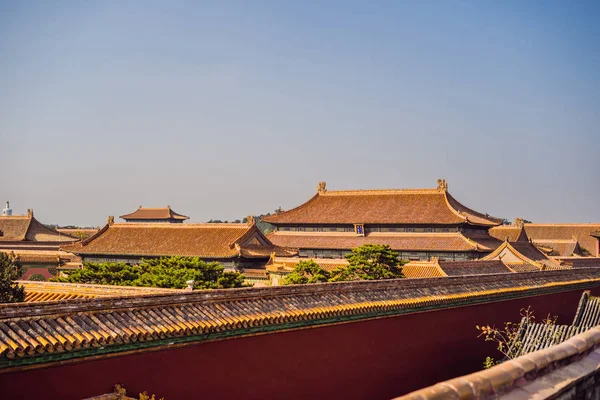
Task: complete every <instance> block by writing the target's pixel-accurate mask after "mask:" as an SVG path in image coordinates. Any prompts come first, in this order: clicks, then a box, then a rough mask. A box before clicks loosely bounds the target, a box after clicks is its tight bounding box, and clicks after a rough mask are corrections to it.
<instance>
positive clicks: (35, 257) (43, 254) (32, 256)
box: [0, 249, 80, 264]
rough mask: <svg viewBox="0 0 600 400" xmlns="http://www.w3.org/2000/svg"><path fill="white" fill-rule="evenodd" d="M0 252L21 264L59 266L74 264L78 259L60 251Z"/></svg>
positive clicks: (2, 250) (73, 255)
mask: <svg viewBox="0 0 600 400" xmlns="http://www.w3.org/2000/svg"><path fill="white" fill-rule="evenodd" d="M0 252H4V253H8V254H10V255H14V256H15V257H16V259H17V260H18V261H19V262H20V263H21V264H29V263H32V264H35V263H43V264H46V263H54V264H61V263H63V262H71V261H73V262H75V261H79V260H80V258H79V257H77V256H76V255H75V254H71V253H68V252H66V251H61V250H21V249H17V250H5V249H0Z"/></svg>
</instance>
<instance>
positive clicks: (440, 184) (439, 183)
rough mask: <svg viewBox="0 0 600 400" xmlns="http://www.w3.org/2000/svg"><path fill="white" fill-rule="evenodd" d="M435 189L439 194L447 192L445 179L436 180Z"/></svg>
mask: <svg viewBox="0 0 600 400" xmlns="http://www.w3.org/2000/svg"><path fill="white" fill-rule="evenodd" d="M437 189H438V190H439V191H440V192H447V191H448V182H446V180H445V179H438V180H437Z"/></svg>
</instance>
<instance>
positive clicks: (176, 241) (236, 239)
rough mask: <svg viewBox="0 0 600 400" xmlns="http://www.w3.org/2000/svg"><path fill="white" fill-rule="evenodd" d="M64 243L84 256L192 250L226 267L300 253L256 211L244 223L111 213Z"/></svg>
mask: <svg viewBox="0 0 600 400" xmlns="http://www.w3.org/2000/svg"><path fill="white" fill-rule="evenodd" d="M62 248H63V250H66V251H69V252H71V253H74V254H77V255H78V256H80V257H81V258H82V259H83V261H84V262H88V261H89V262H125V263H130V264H137V263H139V262H140V261H141V260H142V259H143V258H158V257H170V256H186V257H199V258H201V259H203V260H205V261H218V262H220V263H221V264H222V265H223V266H225V267H226V268H227V267H229V268H235V269H241V270H245V269H253V268H254V269H262V271H264V265H265V264H266V262H267V261H268V260H269V257H270V255H271V253H273V252H274V253H275V254H277V255H280V256H292V255H294V254H296V253H297V252H296V251H292V250H288V249H285V248H282V247H280V246H276V245H274V244H273V243H271V242H270V241H269V240H268V239H267V238H266V237H265V236H264V235H263V234H262V233H261V232H260V230H259V229H258V228H257V227H256V223H255V221H254V218H252V217H249V218H248V223H242V224H171V223H121V224H116V223H114V217H109V218H108V222H107V224H106V225H105V226H104V227H103V228H101V229H100V230H99V231H98V232H97V233H96V234H94V235H92V236H90V237H89V238H87V239H84V240H82V241H80V242H77V243H73V244H69V245H65V246H63V247H62Z"/></svg>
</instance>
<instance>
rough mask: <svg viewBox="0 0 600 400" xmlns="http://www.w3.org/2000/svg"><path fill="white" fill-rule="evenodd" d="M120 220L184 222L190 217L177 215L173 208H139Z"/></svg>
mask: <svg viewBox="0 0 600 400" xmlns="http://www.w3.org/2000/svg"><path fill="white" fill-rule="evenodd" d="M119 218H122V219H124V220H125V221H127V222H183V221H185V220H186V219H190V217H188V216H186V215H183V214H179V213H176V212H175V211H173V210H171V206H166V207H161V208H147V207H142V206H139V208H138V209H137V210H135V211H134V212H132V213H129V214H125V215H121V216H120V217H119Z"/></svg>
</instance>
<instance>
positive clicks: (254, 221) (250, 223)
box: [246, 215, 256, 226]
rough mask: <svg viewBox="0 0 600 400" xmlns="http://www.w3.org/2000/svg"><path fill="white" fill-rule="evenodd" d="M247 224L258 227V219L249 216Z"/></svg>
mask: <svg viewBox="0 0 600 400" xmlns="http://www.w3.org/2000/svg"><path fill="white" fill-rule="evenodd" d="M246 222H247V223H248V225H250V226H252V225H256V219H255V218H254V215H248V217H247V218H246Z"/></svg>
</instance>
